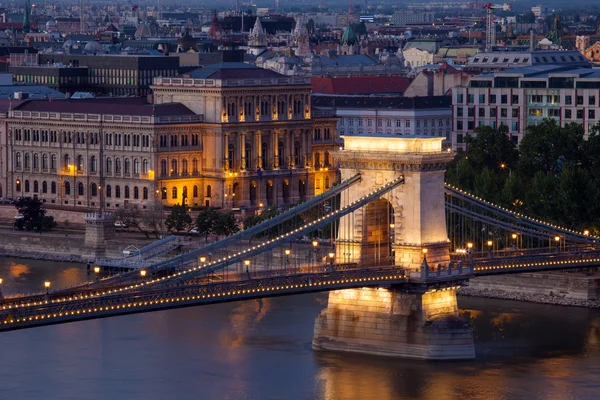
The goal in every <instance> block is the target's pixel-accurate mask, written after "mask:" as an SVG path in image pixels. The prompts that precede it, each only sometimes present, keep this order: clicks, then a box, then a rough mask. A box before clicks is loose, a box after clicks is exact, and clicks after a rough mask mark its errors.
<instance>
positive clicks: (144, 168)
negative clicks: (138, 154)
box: [142, 159, 148, 175]
mask: <svg viewBox="0 0 600 400" xmlns="http://www.w3.org/2000/svg"><path fill="white" fill-rule="evenodd" d="M147 173H148V160H146V159H143V160H142V174H144V175H145V174H147Z"/></svg>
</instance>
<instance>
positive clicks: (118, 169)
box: [115, 157, 121, 174]
mask: <svg viewBox="0 0 600 400" xmlns="http://www.w3.org/2000/svg"><path fill="white" fill-rule="evenodd" d="M120 173H121V159H120V158H118V157H117V158H115V174H120Z"/></svg>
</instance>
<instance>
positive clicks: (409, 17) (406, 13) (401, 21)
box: [392, 10, 435, 26]
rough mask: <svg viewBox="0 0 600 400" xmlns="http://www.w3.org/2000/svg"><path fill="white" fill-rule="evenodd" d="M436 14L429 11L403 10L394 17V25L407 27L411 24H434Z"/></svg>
mask: <svg viewBox="0 0 600 400" xmlns="http://www.w3.org/2000/svg"><path fill="white" fill-rule="evenodd" d="M433 22H435V13H433V12H429V11H415V10H402V11H396V12H395V13H394V14H393V15H392V25H395V26H406V25H407V24H409V23H433Z"/></svg>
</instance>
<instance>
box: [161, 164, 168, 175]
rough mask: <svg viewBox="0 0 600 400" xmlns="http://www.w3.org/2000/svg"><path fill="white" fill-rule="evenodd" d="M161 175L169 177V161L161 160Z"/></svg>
mask: <svg viewBox="0 0 600 400" xmlns="http://www.w3.org/2000/svg"><path fill="white" fill-rule="evenodd" d="M160 174H161V175H162V176H165V175H167V160H160Z"/></svg>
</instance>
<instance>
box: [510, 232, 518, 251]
mask: <svg viewBox="0 0 600 400" xmlns="http://www.w3.org/2000/svg"><path fill="white" fill-rule="evenodd" d="M518 237H519V235H518V234H516V233H513V234H512V235H511V238H512V247H513V250H515V251H516V250H518V249H519V244H518V241H517V239H518Z"/></svg>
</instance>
